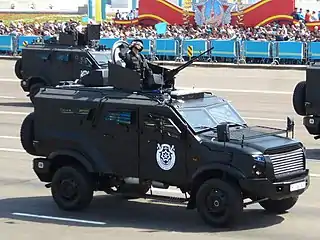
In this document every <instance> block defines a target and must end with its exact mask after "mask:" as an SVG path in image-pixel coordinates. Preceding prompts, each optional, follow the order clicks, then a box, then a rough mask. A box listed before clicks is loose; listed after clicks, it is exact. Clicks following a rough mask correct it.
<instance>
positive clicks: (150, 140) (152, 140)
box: [148, 139, 158, 143]
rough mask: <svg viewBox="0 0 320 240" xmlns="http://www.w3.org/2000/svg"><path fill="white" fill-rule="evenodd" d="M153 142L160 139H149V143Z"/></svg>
mask: <svg viewBox="0 0 320 240" xmlns="http://www.w3.org/2000/svg"><path fill="white" fill-rule="evenodd" d="M152 142H155V143H158V141H157V140H154V139H148V143H152Z"/></svg>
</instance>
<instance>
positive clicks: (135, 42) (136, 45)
mask: <svg viewBox="0 0 320 240" xmlns="http://www.w3.org/2000/svg"><path fill="white" fill-rule="evenodd" d="M130 49H132V50H133V49H135V50H137V51H138V52H141V51H142V50H143V42H142V40H140V39H135V40H133V41H132V42H131V45H130Z"/></svg>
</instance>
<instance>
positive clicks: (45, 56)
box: [36, 51, 51, 60]
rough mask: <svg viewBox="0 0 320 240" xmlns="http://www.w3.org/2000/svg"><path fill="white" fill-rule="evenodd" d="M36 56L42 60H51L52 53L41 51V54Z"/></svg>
mask: <svg viewBox="0 0 320 240" xmlns="http://www.w3.org/2000/svg"><path fill="white" fill-rule="evenodd" d="M36 55H37V57H38V58H40V59H41V60H49V58H50V55H51V53H50V52H45V51H41V52H38V53H37V54H36Z"/></svg>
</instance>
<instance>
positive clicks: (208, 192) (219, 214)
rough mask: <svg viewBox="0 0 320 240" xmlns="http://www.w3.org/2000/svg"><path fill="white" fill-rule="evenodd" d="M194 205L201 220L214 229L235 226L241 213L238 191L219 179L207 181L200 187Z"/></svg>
mask: <svg viewBox="0 0 320 240" xmlns="http://www.w3.org/2000/svg"><path fill="white" fill-rule="evenodd" d="M196 205H197V210H198V212H199V214H200V216H201V217H202V219H203V220H204V221H205V222H206V223H207V224H209V225H211V226H214V227H225V226H231V225H233V224H235V223H236V222H237V221H238V220H239V218H240V216H241V214H242V211H243V199H242V195H241V191H240V189H239V188H238V187H237V186H236V185H235V184H233V183H229V182H224V181H222V180H220V179H210V180H207V181H206V182H204V183H203V184H202V185H201V186H200V188H199V190H198V192H197V196H196Z"/></svg>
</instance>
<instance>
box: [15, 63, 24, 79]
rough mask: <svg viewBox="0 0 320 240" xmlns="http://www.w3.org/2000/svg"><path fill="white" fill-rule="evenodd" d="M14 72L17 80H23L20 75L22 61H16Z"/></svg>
mask: <svg viewBox="0 0 320 240" xmlns="http://www.w3.org/2000/svg"><path fill="white" fill-rule="evenodd" d="M14 72H15V74H16V77H17V78H19V79H23V75H22V60H21V59H18V60H17V61H16V64H15V65H14Z"/></svg>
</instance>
